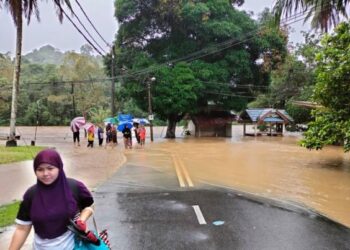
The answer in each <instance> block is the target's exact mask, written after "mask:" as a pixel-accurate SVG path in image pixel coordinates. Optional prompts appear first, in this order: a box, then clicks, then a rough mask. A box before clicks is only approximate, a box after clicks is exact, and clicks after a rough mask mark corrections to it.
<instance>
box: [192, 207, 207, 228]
mask: <svg viewBox="0 0 350 250" xmlns="http://www.w3.org/2000/svg"><path fill="white" fill-rule="evenodd" d="M192 207H193V209H194V212H195V213H196V216H197V220H198V223H199V224H200V225H205V224H207V222H206V221H205V219H204V216H203V214H202V211H201V209H200V207H199V206H198V205H193V206H192Z"/></svg>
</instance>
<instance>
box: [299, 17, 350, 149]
mask: <svg viewBox="0 0 350 250" xmlns="http://www.w3.org/2000/svg"><path fill="white" fill-rule="evenodd" d="M349 44H350V24H349V23H341V24H339V25H338V26H337V28H336V29H335V33H334V34H332V35H325V37H324V38H323V39H322V41H321V46H322V47H321V50H320V52H319V53H318V54H317V56H316V59H317V68H316V86H315V91H314V101H316V102H317V103H319V104H321V105H322V106H323V107H322V108H319V109H316V110H315V111H314V112H313V115H314V117H315V120H314V121H313V122H311V123H310V124H309V129H308V131H307V132H306V133H305V139H304V140H303V141H302V145H303V146H305V147H307V148H314V149H321V148H322V147H323V146H325V145H331V144H338V145H343V146H344V150H345V151H350V85H349V78H350V73H349V72H350V61H349V54H350V47H349Z"/></svg>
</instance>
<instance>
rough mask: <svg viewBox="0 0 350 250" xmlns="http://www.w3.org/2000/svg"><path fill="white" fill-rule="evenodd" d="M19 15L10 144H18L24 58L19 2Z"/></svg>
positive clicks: (20, 5)
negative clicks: (17, 132) (22, 60)
mask: <svg viewBox="0 0 350 250" xmlns="http://www.w3.org/2000/svg"><path fill="white" fill-rule="evenodd" d="M18 8H21V10H20V11H18V12H17V13H18V16H17V26H16V32H17V34H16V36H17V37H16V59H15V68H14V71H13V82H12V103H11V120H10V139H9V141H10V142H9V144H7V145H11V146H16V145H17V143H16V137H15V136H16V115H17V103H18V93H19V77H20V73H21V59H22V4H19V6H18Z"/></svg>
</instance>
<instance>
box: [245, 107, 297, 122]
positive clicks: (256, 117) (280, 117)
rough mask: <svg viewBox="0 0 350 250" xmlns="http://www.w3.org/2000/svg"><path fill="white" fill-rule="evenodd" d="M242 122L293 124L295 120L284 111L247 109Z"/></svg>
mask: <svg viewBox="0 0 350 250" xmlns="http://www.w3.org/2000/svg"><path fill="white" fill-rule="evenodd" d="M240 120H242V121H248V122H258V123H259V122H277V123H281V122H285V123H289V122H293V121H294V120H293V118H292V117H290V116H289V115H288V113H287V112H286V111H285V110H284V109H271V108H266V109H246V110H245V111H244V112H243V113H242V114H241V115H240Z"/></svg>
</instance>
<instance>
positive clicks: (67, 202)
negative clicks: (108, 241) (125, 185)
mask: <svg viewBox="0 0 350 250" xmlns="http://www.w3.org/2000/svg"><path fill="white" fill-rule="evenodd" d="M33 165H34V173H35V175H36V177H37V183H36V184H35V185H33V186H32V187H30V188H29V189H28V190H27V191H26V192H25V194H24V196H23V201H22V202H21V205H20V208H19V211H18V214H17V218H16V224H17V226H16V230H15V232H14V235H13V237H12V241H11V244H10V247H9V249H10V250H12V249H20V248H21V247H22V245H23V244H24V242H25V241H26V239H27V237H28V234H29V232H30V230H31V228H32V226H33V227H34V232H35V234H34V243H33V248H34V249H38V250H46V249H50V250H62V249H67V250H70V249H73V248H74V235H73V233H72V232H70V231H69V230H68V229H67V226H68V225H69V222H70V220H73V219H74V220H75V221H76V223H77V225H78V226H79V227H80V229H81V230H82V231H85V232H88V231H87V228H86V223H85V222H86V220H87V219H88V218H89V217H90V216H91V214H92V213H93V209H92V206H93V202H94V201H93V198H92V195H91V193H90V192H89V190H88V189H87V188H86V186H85V185H84V184H83V183H82V182H80V181H77V180H75V179H70V178H66V175H65V173H64V170H63V162H62V159H61V156H60V155H59V154H58V153H57V151H55V150H53V149H45V150H42V151H41V152H39V153H38V155H37V156H36V157H35V159H34V164H33ZM88 235H89V237H91V238H92V240H94V239H93V237H94V235H93V234H92V233H90V234H88Z"/></svg>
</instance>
